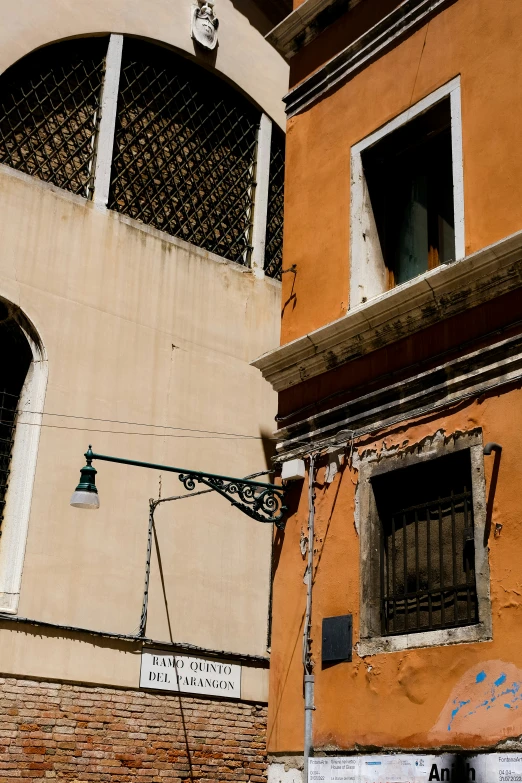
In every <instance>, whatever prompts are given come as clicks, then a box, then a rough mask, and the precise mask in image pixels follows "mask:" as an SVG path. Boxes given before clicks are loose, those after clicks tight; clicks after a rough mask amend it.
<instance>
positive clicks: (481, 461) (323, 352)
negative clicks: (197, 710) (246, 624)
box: [255, 0, 522, 783]
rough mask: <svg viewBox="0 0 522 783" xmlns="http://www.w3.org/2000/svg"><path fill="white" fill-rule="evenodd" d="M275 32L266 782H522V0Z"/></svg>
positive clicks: (328, 20)
mask: <svg viewBox="0 0 522 783" xmlns="http://www.w3.org/2000/svg"><path fill="white" fill-rule="evenodd" d="M269 40H270V41H271V42H272V43H273V44H274V46H276V47H277V48H278V50H279V51H280V52H281V53H283V54H284V55H285V56H286V58H287V59H288V60H289V62H290V74H291V88H290V91H289V93H288V94H287V95H286V97H285V102H286V109H287V117H288V122H287V169H286V185H285V232H284V233H285V235H284V260H283V302H282V337H281V347H280V348H278V349H276V350H274V351H271V352H268V353H267V354H265V355H263V356H262V357H261V358H260V359H258V360H256V362H255V365H256V366H257V367H258V368H259V369H260V370H261V371H262V373H263V375H264V377H265V378H267V379H268V380H269V381H270V382H271V383H272V385H273V387H274V389H275V390H277V391H278V392H279V415H278V428H279V429H278V438H279V443H278V447H277V459H278V460H279V461H280V462H281V463H283V476H286V477H287V478H288V479H289V482H288V487H289V491H288V500H289V506H290V512H289V517H288V522H287V525H286V531H285V533H284V535H282V534H278V535H277V536H276V539H275V565H274V569H275V570H274V584H273V626H272V652H271V669H270V695H269V724H268V752H269V755H270V760H271V767H270V771H269V779H270V780H272V781H274V783H276V782H279V781H297V780H301V777H302V773H301V770H302V768H303V757H304V764H305V768H306V766H307V762H308V761H309V763H308V772H309V780H324V781H329V780H354V781H376V780H379V781H381V780H386V781H389V780H393V781H411V780H450V779H451V780H452V781H456V780H459V781H463V780H482V781H485V782H486V783H496V781H498V780H517V779H521V778H520V777H517V775H520V774H522V773H521V771H520V763H521V757H520V756H518V760H517V756H516V751H520V750H521V749H522V745H521V743H520V740H519V737H520V735H521V734H522V710H520V709H519V707H520V704H521V701H520V693H521V692H522V691H521V684H522V671H521V669H522V651H521V645H520V638H521V634H522V614H521V611H520V608H521V592H522V588H521V576H520V573H521V572H520V561H521V555H522V546H521V544H520V540H521V521H520V506H519V502H520V486H521V482H522V458H521V450H520V431H521V424H522V389H521V383H522V364H521V349H522V328H521V327H522V297H521V286H522V231H521V229H522V211H521V204H522V150H521V145H520V115H521V104H520V84H521V83H522V59H521V57H520V51H521V50H522V4H520V3H516V2H512V0H497V1H496V2H495V3H491V2H489V1H488V0H431V1H430V2H428V0H401V1H399V0H352V1H351V2H344V3H339V2H335V1H334V2H331V1H329V0H305V2H303V3H301V4H299V3H295V2H294V11H293V13H292V14H290V15H289V16H288V17H287V18H286V19H285V20H284V21H283V22H281V23H280V24H279V26H278V27H276V28H275V29H274V30H273V31H272V33H271V34H270V36H269ZM292 479H293V481H292ZM305 713H306V715H307V717H308V719H307V721H306V725H307V727H308V728H307V730H306V731H305V728H304V727H305ZM310 727H311V730H310ZM508 751H509V752H508ZM443 752H444V753H447V754H450V755H449V756H448V755H446V756H442V757H439V754H442V753H443ZM394 754H398V755H394ZM451 754H453V755H451ZM473 754H479V757H478V759H475V758H473ZM513 754H515V755H513ZM309 756H310V760H309V759H308V757H309ZM388 756H392V758H388ZM312 757H313V761H312V760H311V759H312ZM332 759H333V760H332ZM517 765H518V766H517ZM393 770H394V771H393Z"/></svg>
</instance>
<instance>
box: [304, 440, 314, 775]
mask: <svg viewBox="0 0 522 783" xmlns="http://www.w3.org/2000/svg"><path fill="white" fill-rule="evenodd" d="M315 458H316V454H310V466H309V469H308V565H307V570H306V573H307V578H306V613H305V622H304V631H303V668H304V699H305V707H304V709H305V720H304V783H308V759H309V757H310V751H311V749H312V722H313V721H312V719H313V711H314V710H315V707H314V675H313V674H312V670H313V668H312V667H313V664H312V657H311V652H310V626H311V621H312V587H313V566H314V521H315V505H314V478H315Z"/></svg>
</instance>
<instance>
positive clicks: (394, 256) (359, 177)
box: [350, 79, 464, 307]
mask: <svg viewBox="0 0 522 783" xmlns="http://www.w3.org/2000/svg"><path fill="white" fill-rule="evenodd" d="M460 139H461V129H460V81H459V79H455V80H453V81H452V82H450V83H449V84H448V85H445V86H444V87H442V88H440V89H439V90H437V91H436V92H435V93H433V94H432V95H430V96H428V97H427V98H425V99H424V100H423V101H420V102H419V103H418V104H416V105H415V106H413V107H411V109H409V110H408V111H407V112H404V113H403V114H401V115H400V116H399V117H397V118H395V119H394V120H392V121H391V122H390V123H388V124H387V125H385V126H384V127H383V128H381V129H379V130H378V131H376V132H375V133H373V134H372V135H371V136H369V137H367V138H366V139H364V140H363V141H361V142H359V143H358V144H356V145H355V146H354V147H353V148H352V188H351V201H352V203H351V286H350V306H351V307H356V306H357V305H359V304H362V303H364V302H366V301H367V300H368V299H371V298H373V297H375V296H378V295H379V294H381V293H383V292H384V291H387V290H389V289H391V288H394V287H395V286H397V285H401V284H403V283H406V282H408V281H409V280H412V279H414V278H415V277H418V276H419V275H422V274H424V273H426V272H428V271H430V270H432V269H436V268H437V267H438V266H440V265H441V264H449V263H451V262H452V261H455V260H457V259H459V258H462V257H463V255H464V237H463V201H462V149H461V147H462V145H461V141H460Z"/></svg>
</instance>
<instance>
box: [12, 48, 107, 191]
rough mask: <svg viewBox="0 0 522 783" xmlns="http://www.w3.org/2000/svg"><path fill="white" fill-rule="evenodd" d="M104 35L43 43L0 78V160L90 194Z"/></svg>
mask: <svg viewBox="0 0 522 783" xmlns="http://www.w3.org/2000/svg"><path fill="white" fill-rule="evenodd" d="M106 52H107V39H106V38H95V39H92V38H91V39H82V40H78V41H74V42H66V43H60V44H55V45H53V46H48V47H46V48H45V49H43V50H40V51H37V52H35V53H33V54H30V55H28V56H27V57H24V59H23V60H21V61H20V62H18V63H16V65H14V66H12V67H11V68H10V69H9V70H8V71H6V73H5V74H4V75H3V76H2V79H1V82H0V162H2V163H5V164H7V165H8V166H12V167H13V168H15V169H19V170H20V171H23V172H25V173H26V174H31V175H32V176H35V177H38V178H39V179H42V180H44V181H45V182H50V183H52V184H53V185H56V186H58V187H60V188H64V189H65V190H69V191H71V192H72V193H76V194H78V195H80V196H85V197H87V198H90V197H91V195H92V190H93V170H94V166H93V164H94V156H95V137H96V130H97V124H98V120H99V108H100V95H101V88H102V79H103V71H104V62H105V54H106Z"/></svg>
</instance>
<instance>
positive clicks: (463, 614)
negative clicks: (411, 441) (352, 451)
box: [372, 450, 478, 636]
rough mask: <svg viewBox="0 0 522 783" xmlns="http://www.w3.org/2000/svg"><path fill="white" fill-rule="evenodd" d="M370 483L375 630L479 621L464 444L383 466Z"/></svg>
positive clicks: (422, 628) (390, 631) (400, 630)
mask: <svg viewBox="0 0 522 783" xmlns="http://www.w3.org/2000/svg"><path fill="white" fill-rule="evenodd" d="M372 484H373V491H374V494H375V499H376V503H377V510H378V515H379V521H380V563H379V566H380V603H381V633H382V635H383V636H387V635H390V634H399V633H412V632H419V631H432V630H434V629H436V628H453V627H455V626H459V625H470V624H472V623H476V622H478V611H477V590H476V585H475V542H474V536H475V532H474V525H473V499H472V493H471V463H470V453H469V450H465V451H461V452H456V453H455V454H451V455H449V456H446V457H440V458H439V459H435V460H430V461H429V462H423V463H420V464H419V465H412V466H410V467H408V468H403V469H402V470H395V471H390V472H389V473H386V474H384V475H382V476H377V477H375V478H374V479H373V480H372Z"/></svg>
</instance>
